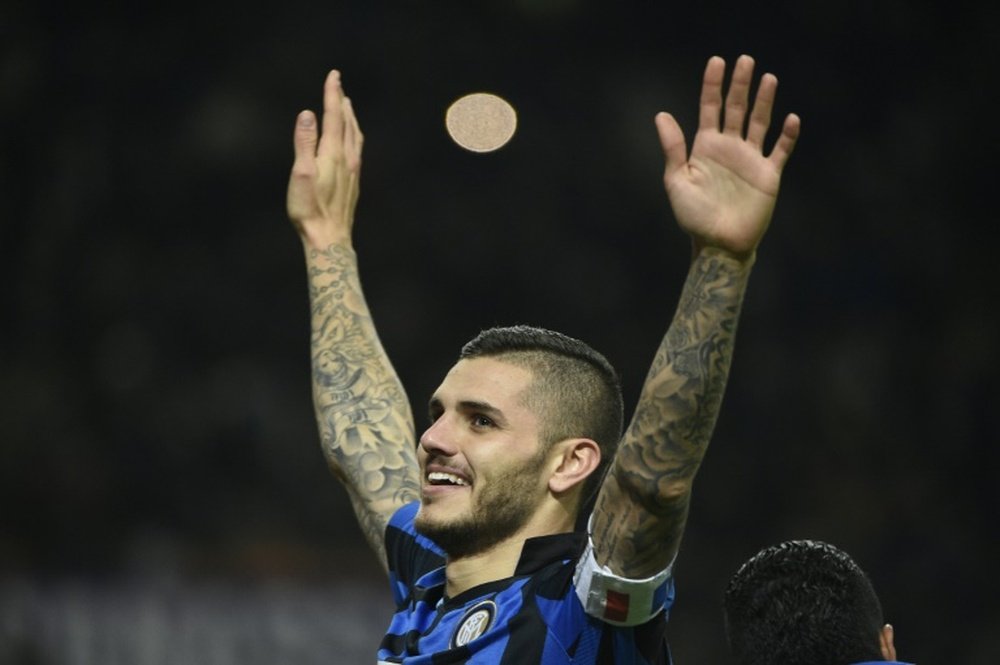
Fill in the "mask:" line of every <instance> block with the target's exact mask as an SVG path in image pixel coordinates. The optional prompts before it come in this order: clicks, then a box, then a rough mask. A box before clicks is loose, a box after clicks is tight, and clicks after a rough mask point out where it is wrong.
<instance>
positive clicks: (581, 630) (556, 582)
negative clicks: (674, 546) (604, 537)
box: [378, 503, 674, 665]
mask: <svg viewBox="0 0 1000 665" xmlns="http://www.w3.org/2000/svg"><path fill="white" fill-rule="evenodd" d="M418 508H419V503H411V504H409V505H407V506H404V507H403V508H401V509H400V510H399V511H397V512H396V514H395V515H394V516H393V518H392V520H391V521H390V523H389V526H388V528H387V530H386V540H385V543H386V553H387V556H388V561H389V572H390V579H391V584H392V591H393V596H394V598H395V601H396V613H395V615H394V616H393V618H392V622H391V624H390V626H389V630H388V631H387V633H386V635H385V638H384V639H383V640H382V644H381V647H380V648H379V652H378V661H379V663H380V664H382V663H408V664H410V665H417V664H428V665H440V664H444V663H478V664H483V665H485V664H487V663H488V664H489V665H497V664H507V663H517V664H518V665H531V664H534V663H539V664H543V665H555V664H557V663H575V664H580V665H590V664H592V663H593V664H597V663H601V664H610V663H636V664H639V665H647V664H648V665H668V664H669V663H670V662H671V661H670V652H669V649H668V647H667V642H666V636H665V632H666V622H667V610H668V609H669V607H670V605H671V604H672V603H673V595H674V594H673V578H672V577H671V576H669V575H663V576H660V577H658V578H657V579H656V582H655V588H651V589H649V593H648V594H646V595H642V594H638V595H634V596H632V598H641V599H642V600H641V602H642V603H643V604H644V605H646V606H649V607H648V609H644V613H639V614H637V613H636V612H635V611H634V608H633V611H632V612H631V613H630V612H629V608H628V603H629V596H628V594H622V593H617V592H615V591H614V590H611V589H608V590H606V591H605V586H606V585H605V584H604V583H603V582H600V581H597V582H594V581H592V580H591V579H587V580H581V576H583V575H586V576H590V575H592V573H591V572H589V571H590V570H591V569H590V568H589V567H584V566H578V562H580V561H581V560H582V558H583V557H584V552H585V550H586V546H587V543H588V538H587V535H586V534H584V533H562V534H556V535H551V536H544V537H541V538H531V539H529V540H527V541H526V542H525V544H524V547H523V549H522V552H521V558H520V560H519V561H518V564H517V568H516V570H515V571H514V575H513V576H512V577H509V578H506V579H502V580H496V581H494V582H488V583H486V584H482V585H480V586H478V587H475V588H472V589H469V590H468V591H465V592H464V593H461V594H459V595H458V596H455V597H454V598H446V597H445V596H444V583H445V575H444V562H445V556H444V552H443V551H441V549H440V548H439V547H437V545H435V544H434V543H433V542H431V541H430V540H428V539H427V538H425V537H423V536H421V535H420V534H418V533H417V532H416V531H415V529H414V527H413V519H414V517H415V515H416V513H417V509H418ZM578 568H579V569H580V570H579V571H578ZM581 571H582V572H581ZM574 578H576V579H574ZM584 583H585V584H586V588H587V589H588V591H587V592H586V593H587V594H591V596H592V597H593V596H594V595H595V594H599V593H606V594H607V595H608V597H605V598H602V599H601V602H600V605H599V607H600V608H601V609H599V610H598V611H595V610H594V604H593V603H589V605H591V607H590V608H589V609H588V608H586V607H585V606H584V603H583V602H581V594H580V592H579V590H578V588H577V587H578V586H582V585H583V584H584ZM598 590H599V591H598ZM585 597H586V594H585ZM602 612H603V613H604V614H603V615H602V616H601V615H600V614H601V613H602ZM594 614H598V615H599V616H592V615H594ZM626 616H639V617H641V619H642V620H643V621H644V622H643V623H641V624H639V625H632V626H627V625H619V624H620V621H616V617H617V618H623V617H626ZM648 617H651V618H648Z"/></svg>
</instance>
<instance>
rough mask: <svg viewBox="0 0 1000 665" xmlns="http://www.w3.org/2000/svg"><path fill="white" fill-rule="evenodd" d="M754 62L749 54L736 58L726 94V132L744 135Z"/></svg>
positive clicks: (724, 130)
mask: <svg viewBox="0 0 1000 665" xmlns="http://www.w3.org/2000/svg"><path fill="white" fill-rule="evenodd" d="M753 64H754V63H753V58H751V57H750V56H748V55H741V56H740V57H739V58H737V59H736V66H735V67H733V78H732V80H731V81H730V82H729V92H728V93H727V94H726V112H725V118H724V120H723V133H724V134H733V135H736V136H742V135H743V123H744V121H745V120H746V114H747V100H748V99H749V98H750V83H751V81H753Z"/></svg>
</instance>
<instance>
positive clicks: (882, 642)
mask: <svg viewBox="0 0 1000 665" xmlns="http://www.w3.org/2000/svg"><path fill="white" fill-rule="evenodd" d="M878 642H879V647H880V648H881V649H882V657H883V658H885V659H886V660H896V645H895V644H893V629H892V626H891V625H890V624H885V625H884V626H882V631H881V632H880V633H879V634H878Z"/></svg>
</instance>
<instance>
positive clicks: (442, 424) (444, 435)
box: [420, 415, 457, 457]
mask: <svg viewBox="0 0 1000 665" xmlns="http://www.w3.org/2000/svg"><path fill="white" fill-rule="evenodd" d="M449 429H450V428H449V426H448V417H447V415H442V416H441V417H439V418H438V419H437V420H435V421H434V422H433V423H431V426H430V427H428V428H427V429H425V430H424V433H423V434H422V435H420V447H421V448H423V449H424V452H426V453H428V454H431V453H437V454H438V455H442V456H446V457H450V456H452V455H454V454H455V453H456V452H457V448H456V446H455V444H454V437H453V436H451V434H450V433H449Z"/></svg>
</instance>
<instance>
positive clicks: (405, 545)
mask: <svg viewBox="0 0 1000 665" xmlns="http://www.w3.org/2000/svg"><path fill="white" fill-rule="evenodd" d="M419 508H420V502H418V501H414V502H412V503H408V504H406V505H405V506H403V507H401V508H400V509H399V510H397V511H396V512H395V513H394V514H393V516H392V517H391V518H390V519H389V524H388V525H387V526H386V528H385V556H386V561H387V563H388V565H389V582H390V585H391V586H392V597H393V600H394V601H395V602H396V606H397V607H399V606H401V605H402V604H403V603H405V602H406V601H407V600H408V599H409V597H410V589H411V587H412V586H413V583H414V582H416V581H417V580H418V579H420V578H421V577H422V576H423V575H424V574H426V573H428V572H430V571H432V570H434V569H436V568H440V567H441V566H443V565H444V562H445V554H444V550H442V549H441V548H440V547H438V546H437V544H435V543H434V541H432V540H430V539H429V538H427V537H425V536H422V535H420V534H419V533H417V530H416V528H415V527H414V526H413V520H414V519H415V518H416V516H417V510H419Z"/></svg>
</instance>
